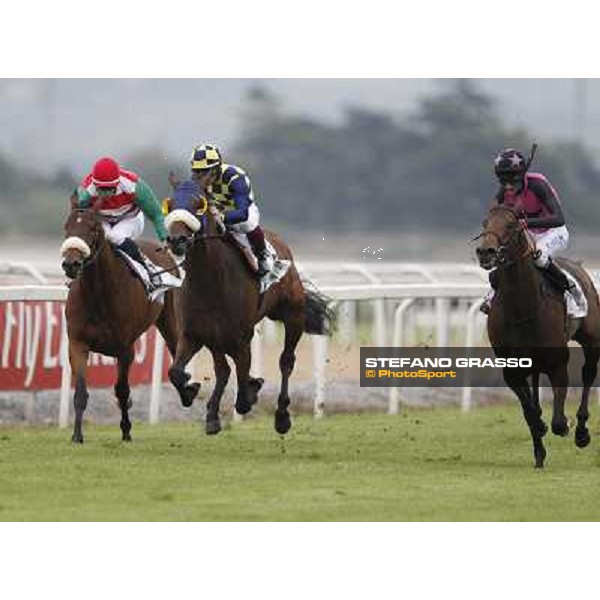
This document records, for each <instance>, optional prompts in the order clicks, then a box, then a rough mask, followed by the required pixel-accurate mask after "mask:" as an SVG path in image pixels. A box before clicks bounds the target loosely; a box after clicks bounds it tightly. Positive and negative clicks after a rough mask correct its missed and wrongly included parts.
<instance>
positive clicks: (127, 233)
mask: <svg viewBox="0 0 600 600" xmlns="http://www.w3.org/2000/svg"><path fill="white" fill-rule="evenodd" d="M102 229H104V235H105V236H106V239H107V240H108V241H109V242H111V243H112V244H114V245H115V246H120V245H121V244H122V243H123V242H124V241H125V239H126V238H131V239H132V240H135V239H136V238H138V237H140V235H142V233H143V232H144V213H143V212H142V211H140V212H139V213H138V214H137V215H135V216H133V217H127V218H125V219H123V220H121V221H118V222H117V223H115V224H114V225H111V224H110V223H108V222H107V221H104V220H103V221H102Z"/></svg>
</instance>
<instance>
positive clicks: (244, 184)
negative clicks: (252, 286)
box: [190, 144, 273, 277]
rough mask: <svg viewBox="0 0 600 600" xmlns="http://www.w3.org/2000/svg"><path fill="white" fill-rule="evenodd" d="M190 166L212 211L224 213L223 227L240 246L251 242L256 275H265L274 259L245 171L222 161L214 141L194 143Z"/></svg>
mask: <svg viewBox="0 0 600 600" xmlns="http://www.w3.org/2000/svg"><path fill="white" fill-rule="evenodd" d="M190 166H191V169H192V178H193V179H194V180H195V181H196V182H197V183H198V184H199V185H200V187H201V188H202V190H203V191H204V192H205V194H206V196H207V198H208V199H209V202H210V204H211V212H213V214H214V215H215V216H219V217H220V213H223V223H224V224H225V227H226V228H227V229H228V231H230V232H231V234H232V235H233V237H235V238H236V239H237V241H238V242H239V243H240V244H241V245H242V246H247V243H248V242H249V243H250V246H251V248H252V251H253V252H254V255H255V256H256V258H257V260H258V275H259V276H260V277H262V276H264V275H266V274H267V273H268V272H269V271H270V270H271V268H272V266H273V264H272V261H273V259H272V258H271V256H270V254H269V251H268V250H267V247H266V245H265V235H264V232H263V230H262V228H261V227H260V225H259V221H260V212H259V210H258V206H257V205H256V200H255V198H254V191H253V189H252V184H251V182H250V177H249V176H248V174H247V173H246V172H245V171H244V170H243V169H241V168H240V167H237V166H235V165H230V164H226V163H224V162H223V158H222V156H221V152H220V151H219V149H218V148H217V147H216V146H215V145H214V144H202V145H200V146H196V148H194V149H193V151H192V156H191V157H190Z"/></svg>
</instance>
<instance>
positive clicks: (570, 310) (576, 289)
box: [561, 269, 595, 319]
mask: <svg viewBox="0 0 600 600" xmlns="http://www.w3.org/2000/svg"><path fill="white" fill-rule="evenodd" d="M561 271H562V272H563V273H564V274H565V275H566V277H567V279H568V280H569V283H570V284H571V285H572V286H573V287H572V290H571V291H570V292H565V302H566V304H567V315H568V316H569V317H571V318H573V319H582V318H583V317H585V316H586V315H587V311H588V303H587V298H586V297H585V294H584V293H583V290H582V289H581V285H579V281H577V278H576V277H573V275H571V273H569V271H567V270H566V269H561ZM590 277H592V274H591V273H590ZM592 280H593V277H592ZM594 283H595V282H594Z"/></svg>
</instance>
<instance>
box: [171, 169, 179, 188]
mask: <svg viewBox="0 0 600 600" xmlns="http://www.w3.org/2000/svg"><path fill="white" fill-rule="evenodd" d="M169 183H170V184H171V187H172V188H173V189H175V188H176V187H177V186H178V185H179V180H178V179H177V177H176V176H175V173H174V172H173V171H169Z"/></svg>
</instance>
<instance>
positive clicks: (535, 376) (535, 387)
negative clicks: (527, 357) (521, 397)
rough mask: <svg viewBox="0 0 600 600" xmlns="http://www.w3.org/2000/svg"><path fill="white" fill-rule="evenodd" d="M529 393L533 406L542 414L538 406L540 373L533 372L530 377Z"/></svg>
mask: <svg viewBox="0 0 600 600" xmlns="http://www.w3.org/2000/svg"><path fill="white" fill-rule="evenodd" d="M531 392H532V394H533V404H534V406H536V407H537V409H538V410H539V411H540V414H541V413H542V407H541V405H540V372H539V371H534V372H533V373H532V375H531Z"/></svg>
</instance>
